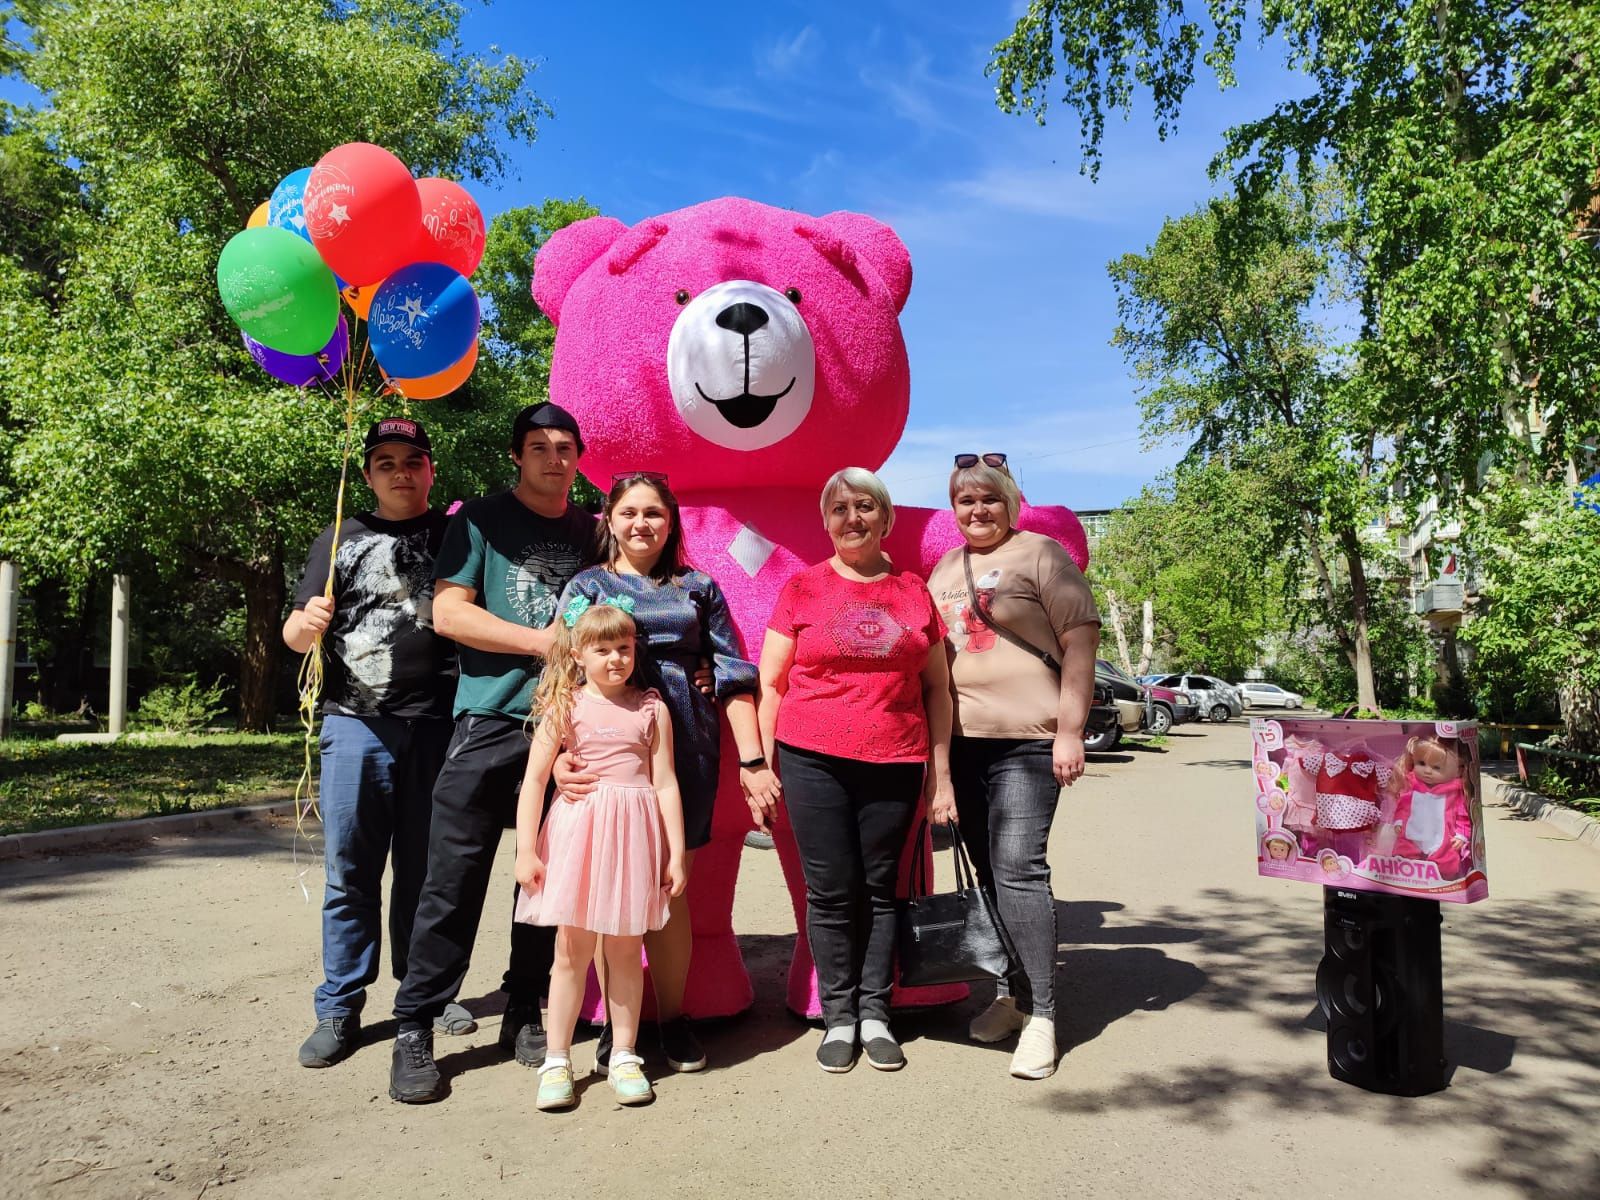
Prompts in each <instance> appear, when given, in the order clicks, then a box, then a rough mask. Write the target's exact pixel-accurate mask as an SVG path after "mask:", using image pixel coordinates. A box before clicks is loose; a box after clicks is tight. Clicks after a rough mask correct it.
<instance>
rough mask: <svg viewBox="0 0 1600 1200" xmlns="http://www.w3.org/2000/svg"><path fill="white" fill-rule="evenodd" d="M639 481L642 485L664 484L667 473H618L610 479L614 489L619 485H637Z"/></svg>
mask: <svg viewBox="0 0 1600 1200" xmlns="http://www.w3.org/2000/svg"><path fill="white" fill-rule="evenodd" d="M641 481H642V482H644V483H665V482H666V481H667V473H666V472H665V471H618V472H617V473H616V474H615V475H613V476H612V477H611V486H612V487H616V486H617V484H619V483H624V482H627V483H638V482H641Z"/></svg>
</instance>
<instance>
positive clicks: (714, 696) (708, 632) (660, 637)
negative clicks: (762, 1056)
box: [557, 471, 780, 1071]
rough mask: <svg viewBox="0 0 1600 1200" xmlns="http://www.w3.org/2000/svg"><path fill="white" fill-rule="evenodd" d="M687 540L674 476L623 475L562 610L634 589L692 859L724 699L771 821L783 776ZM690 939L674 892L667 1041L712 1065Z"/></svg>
mask: <svg viewBox="0 0 1600 1200" xmlns="http://www.w3.org/2000/svg"><path fill="white" fill-rule="evenodd" d="M682 544H683V533H682V529H681V527H680V525H679V520H678V501H677V498H676V497H675V496H673V494H672V491H671V489H670V488H669V487H668V486H667V480H666V476H664V475H659V474H656V473H654V472H647V471H639V472H634V473H631V474H625V475H619V476H617V477H616V479H615V480H614V481H613V482H612V486H611V492H610V494H609V495H608V496H607V497H606V511H605V516H604V519H603V520H602V521H601V523H600V526H599V528H598V530H597V540H596V546H595V554H594V562H595V565H594V566H591V567H588V568H586V569H584V570H582V571H579V572H578V574H576V575H575V576H573V578H572V581H571V582H570V583H569V584H567V589H566V591H565V592H564V593H563V594H562V597H561V601H560V609H558V611H560V610H564V609H565V608H566V605H567V603H568V601H569V600H570V599H571V598H572V597H574V596H583V597H585V598H587V599H588V600H589V601H590V602H591V603H598V602H599V601H600V600H602V599H604V598H606V597H609V596H624V595H625V596H629V597H631V598H632V599H633V603H634V607H633V619H634V623H635V624H636V625H638V627H639V667H638V675H639V678H638V683H639V686H641V687H653V688H655V689H656V690H658V691H659V692H660V693H661V695H662V697H663V698H664V699H665V700H666V703H667V708H668V710H669V711H670V712H671V713H672V736H673V750H674V754H675V757H676V760H677V767H678V786H679V789H680V790H681V792H682V795H683V824H684V844H685V846H686V847H687V849H688V851H689V854H688V859H689V862H690V865H691V869H692V864H693V859H694V851H695V850H696V849H697V848H698V847H700V846H703V845H705V844H706V843H707V842H708V841H710V840H711V815H712V808H713V806H714V804H715V802H716V795H717V780H718V769H719V766H720V761H721V753H720V751H721V741H722V722H721V719H720V717H719V714H718V702H719V701H720V702H721V709H722V711H725V712H726V713H727V714H728V725H729V726H730V728H731V729H732V732H733V740H734V744H735V745H736V746H737V747H738V751H739V765H740V770H739V781H740V784H741V785H742V787H743V788H744V791H745V794H746V795H747V796H748V797H752V798H753V801H754V802H752V804H751V811H752V813H753V814H754V815H755V818H756V821H757V822H758V823H764V822H763V820H762V816H761V810H762V808H763V807H764V806H765V807H770V805H771V804H774V803H776V801H777V798H778V795H779V792H780V785H779V783H778V778H777V776H776V775H775V774H774V773H773V771H772V768H771V767H770V766H769V765H768V763H767V762H766V759H765V758H764V757H763V755H762V750H761V735H760V732H759V730H758V729H757V726H756V702H755V692H756V685H757V672H756V668H755V664H754V663H752V662H751V661H750V660H749V659H747V658H746V657H745V656H744V647H743V645H742V644H741V643H740V640H739V633H738V630H737V629H736V628H735V627H734V624H733V618H732V616H731V615H730V613H729V612H728V604H727V601H726V600H725V599H724V598H723V595H722V590H721V589H720V588H719V587H718V586H717V582H716V580H714V579H712V578H711V576H709V575H707V574H706V573H705V572H703V571H696V570H695V569H693V568H692V567H690V566H689V565H688V564H687V563H685V562H684V561H683V552H682ZM706 660H709V661H710V664H711V679H712V688H711V694H709V695H708V694H706V693H705V692H704V691H702V690H701V688H699V687H698V686H696V683H695V674H696V672H697V671H698V670H700V668H701V664H702V663H703V662H704V661H706ZM569 761H570V760H569ZM573 765H574V766H576V765H577V764H576V763H574V764H573ZM557 782H558V783H559V784H560V786H561V788H562V790H563V791H566V792H568V794H581V791H582V790H584V789H582V788H581V786H574V785H576V784H577V783H578V781H577V779H576V778H574V777H573V776H571V775H566V776H565V777H563V773H562V772H559V771H558V773H557ZM692 944H693V935H692V931H691V929H690V925H689V906H688V902H687V899H686V897H685V896H679V897H677V898H676V899H675V900H673V902H672V912H671V917H670V918H669V920H668V922H667V925H666V928H664V929H662V930H660V931H658V932H656V933H653V934H647V935H646V936H645V948H646V951H647V952H648V953H649V955H650V977H651V979H652V981H653V982H654V984H655V993H656V1012H657V1016H658V1018H659V1020H660V1025H661V1043H662V1050H663V1052H664V1053H665V1055H666V1059H667V1062H668V1064H669V1065H670V1066H671V1067H672V1068H673V1070H675V1071H698V1070H700V1069H701V1068H702V1067H704V1066H705V1053H704V1051H703V1050H701V1048H700V1045H699V1043H698V1041H697V1040H696V1039H695V1037H694V1034H693V1033H692V1031H691V1030H690V1029H689V1026H688V1023H687V1022H686V1021H685V1020H684V1018H683V993H684V987H685V985H686V983H687V981H688V977H689V956H690V952H691V947H692ZM608 1049H609V1045H608V1042H607V1039H606V1038H605V1037H604V1036H602V1038H601V1045H600V1048H599V1052H598V1053H597V1058H598V1059H599V1061H600V1064H601V1066H602V1067H603V1066H604V1063H605V1056H606V1051H607V1050H608Z"/></svg>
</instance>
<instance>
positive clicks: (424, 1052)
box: [389, 1029, 444, 1104]
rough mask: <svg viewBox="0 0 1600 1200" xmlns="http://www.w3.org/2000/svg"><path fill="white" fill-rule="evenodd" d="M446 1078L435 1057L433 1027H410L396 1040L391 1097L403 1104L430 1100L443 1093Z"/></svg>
mask: <svg viewBox="0 0 1600 1200" xmlns="http://www.w3.org/2000/svg"><path fill="white" fill-rule="evenodd" d="M443 1086H444V1081H443V1080H442V1079H441V1078H440V1077H439V1067H438V1065H437V1064H436V1063H435V1062H434V1061H433V1031H432V1030H431V1029H409V1030H406V1031H405V1032H404V1033H402V1034H401V1035H400V1036H399V1037H397V1038H395V1040H394V1061H393V1062H392V1063H391V1064H390V1065H389V1099H391V1100H398V1101H400V1102H401V1103H402V1104H427V1103H429V1102H431V1101H434V1100H437V1099H439V1098H440V1096H441V1095H442V1094H443V1090H442V1089H443Z"/></svg>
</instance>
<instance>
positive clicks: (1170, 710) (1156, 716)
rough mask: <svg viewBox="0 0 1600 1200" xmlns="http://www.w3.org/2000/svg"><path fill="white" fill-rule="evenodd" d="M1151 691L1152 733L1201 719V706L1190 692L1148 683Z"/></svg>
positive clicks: (1150, 724) (1147, 685)
mask: <svg viewBox="0 0 1600 1200" xmlns="http://www.w3.org/2000/svg"><path fill="white" fill-rule="evenodd" d="M1145 691H1147V692H1149V693H1150V721H1149V727H1150V732H1151V733H1165V732H1167V730H1169V729H1171V728H1172V727H1173V726H1174V725H1183V724H1186V723H1187V722H1189V721H1197V720H1199V719H1200V706H1199V705H1198V704H1196V703H1195V702H1194V701H1193V700H1191V699H1190V698H1189V693H1188V692H1180V691H1176V690H1174V689H1173V688H1165V687H1158V686H1156V685H1155V684H1153V683H1152V684H1146V685H1145Z"/></svg>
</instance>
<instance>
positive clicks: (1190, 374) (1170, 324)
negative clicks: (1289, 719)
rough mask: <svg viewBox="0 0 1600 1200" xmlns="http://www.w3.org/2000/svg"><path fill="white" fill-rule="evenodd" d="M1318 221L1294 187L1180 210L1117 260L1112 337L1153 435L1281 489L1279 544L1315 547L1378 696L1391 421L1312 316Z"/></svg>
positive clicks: (1328, 616) (1341, 623) (1362, 670)
mask: <svg viewBox="0 0 1600 1200" xmlns="http://www.w3.org/2000/svg"><path fill="white" fill-rule="evenodd" d="M1318 236H1319V231H1318V222H1317V217H1316V213H1315V212H1314V209H1313V205H1312V203H1311V202H1310V201H1309V199H1308V198H1307V197H1306V196H1305V195H1304V194H1302V193H1300V192H1297V191H1295V190H1293V189H1289V188H1281V189H1279V190H1278V191H1276V192H1274V193H1273V195H1272V196H1271V197H1270V198H1265V199H1263V200H1261V201H1259V202H1257V203H1256V204H1254V205H1251V206H1250V207H1248V208H1246V207H1245V206H1243V205H1242V204H1241V203H1240V202H1239V201H1237V200H1233V199H1229V200H1218V201H1214V202H1212V203H1211V204H1210V205H1208V206H1206V207H1204V208H1202V209H1200V210H1198V211H1196V212H1194V213H1191V214H1190V215H1188V216H1185V217H1180V218H1178V219H1176V220H1169V221H1167V222H1166V223H1165V224H1164V225H1163V226H1162V229H1161V232H1160V234H1159V235H1158V236H1157V238H1156V241H1155V244H1154V245H1153V246H1151V247H1150V248H1149V249H1148V250H1147V251H1146V252H1145V253H1143V254H1126V255H1124V256H1122V257H1121V258H1120V259H1117V260H1115V261H1113V262H1112V263H1111V264H1110V267H1109V270H1110V273H1111V278H1112V281H1113V283H1114V284H1115V285H1116V288H1117V310H1118V315H1119V317H1120V322H1119V324H1118V326H1117V329H1116V333H1115V335H1114V337H1113V338H1112V341H1113V343H1114V344H1116V345H1119V346H1121V347H1122V349H1123V351H1124V353H1125V354H1126V355H1127V357H1128V359H1129V361H1130V363H1131V364H1132V366H1133V369H1134V374H1135V376H1136V377H1137V378H1138V379H1139V380H1140V381H1141V382H1142V383H1143V384H1144V385H1145V390H1144V391H1143V393H1142V394H1141V396H1140V406H1141V409H1142V410H1143V419H1144V430H1145V433H1146V436H1147V437H1149V438H1151V439H1174V440H1180V441H1184V442H1187V443H1188V446H1189V450H1188V456H1187V457H1188V460H1189V461H1190V462H1194V463H1199V462H1206V461H1217V462H1221V463H1223V464H1234V465H1237V466H1240V467H1245V468H1248V469H1249V470H1251V471H1254V472H1257V473H1259V474H1260V475H1261V476H1262V477H1263V478H1264V479H1266V480H1267V481H1268V486H1269V487H1270V488H1272V489H1273V490H1274V493H1275V494H1276V495H1277V496H1279V497H1281V499H1282V502H1283V507H1282V508H1281V509H1280V510H1278V511H1280V512H1282V513H1284V514H1286V515H1287V516H1288V517H1289V518H1290V519H1288V520H1284V521H1282V522H1280V524H1279V534H1280V544H1281V545H1282V546H1283V547H1284V549H1285V551H1286V552H1288V553H1289V554H1291V555H1293V556H1295V557H1298V556H1300V555H1302V554H1303V555H1304V557H1305V559H1306V560H1307V561H1308V562H1309V564H1310V568H1311V570H1312V572H1313V577H1314V579H1315V581H1316V586H1317V588H1318V595H1319V597H1320V602H1321V606H1322V613H1321V621H1320V623H1321V624H1322V625H1324V626H1325V627H1326V628H1327V629H1328V630H1329V631H1330V632H1331V633H1332V634H1333V636H1334V637H1335V639H1336V640H1337V642H1338V644H1339V646H1340V648H1341V649H1342V650H1343V652H1344V654H1345V656H1346V657H1347V658H1348V659H1349V662H1350V666H1351V669H1352V671H1353V672H1354V674H1355V678H1356V684H1357V695H1358V699H1359V702H1360V703H1361V704H1363V705H1366V706H1368V707H1376V706H1377V691H1376V687H1375V683H1374V676H1373V656H1372V645H1371V638H1370V627H1371V623H1372V617H1373V599H1374V598H1373V592H1372V588H1371V587H1370V586H1369V581H1368V578H1367V564H1366V557H1365V554H1364V547H1363V543H1362V536H1361V534H1362V529H1363V527H1364V526H1366V525H1367V523H1368V521H1369V518H1370V515H1371V513H1372V512H1373V511H1374V508H1375V506H1376V504H1377V502H1378V500H1379V498H1380V486H1381V483H1382V470H1381V463H1380V459H1379V440H1380V435H1381V434H1382V432H1383V430H1382V429H1381V428H1380V427H1379V426H1378V425H1377V423H1376V417H1375V413H1374V406H1373V403H1372V399H1373V393H1372V389H1371V387H1370V386H1369V384H1368V382H1367V380H1366V379H1365V378H1364V377H1363V375H1362V373H1361V371H1360V370H1359V369H1358V368H1356V367H1355V366H1353V365H1352V364H1350V363H1348V362H1346V361H1344V360H1343V359H1342V356H1341V355H1340V354H1339V353H1338V347H1337V346H1336V344H1335V343H1334V342H1333V341H1332V340H1331V338H1330V335H1329V334H1328V332H1327V331H1325V330H1324V329H1323V328H1321V327H1320V326H1319V325H1318V324H1317V323H1316V322H1315V321H1314V320H1313V319H1312V310H1313V308H1314V306H1315V305H1316V303H1318V301H1319V297H1320V296H1321V295H1322V294H1324V291H1325V289H1326V287H1327V286H1328V284H1329V279H1330V274H1329V264H1328V260H1327V257H1326V255H1325V253H1324V252H1323V251H1322V250H1321V249H1320V248H1319V246H1318ZM1328 547H1331V549H1332V550H1333V554H1334V556H1336V559H1337V562H1336V563H1335V562H1332V561H1330V556H1329V554H1328V553H1327V552H1326V548H1328Z"/></svg>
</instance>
